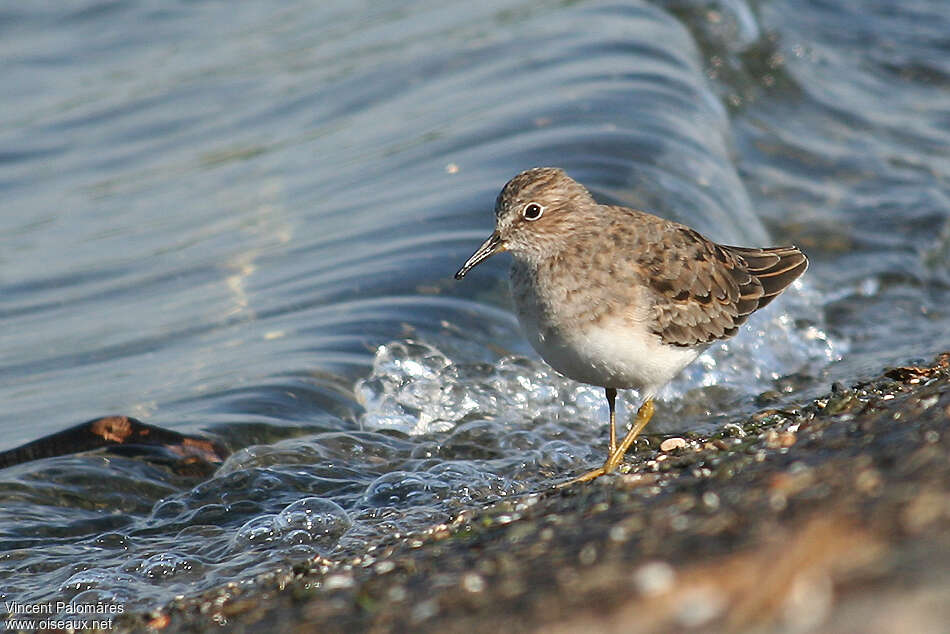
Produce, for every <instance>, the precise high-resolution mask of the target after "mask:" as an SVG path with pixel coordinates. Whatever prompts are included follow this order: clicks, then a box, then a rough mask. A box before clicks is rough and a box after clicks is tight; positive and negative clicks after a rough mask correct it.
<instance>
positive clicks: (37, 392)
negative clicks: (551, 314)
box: [0, 0, 950, 606]
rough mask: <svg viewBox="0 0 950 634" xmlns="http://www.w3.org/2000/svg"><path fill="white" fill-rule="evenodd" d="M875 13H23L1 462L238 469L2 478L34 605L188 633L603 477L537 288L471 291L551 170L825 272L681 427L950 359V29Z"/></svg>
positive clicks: (68, 471)
mask: <svg viewBox="0 0 950 634" xmlns="http://www.w3.org/2000/svg"><path fill="white" fill-rule="evenodd" d="M865 4H866V3H861V7H858V6H857V5H856V6H852V3H849V2H843V3H837V4H834V5H827V4H822V3H812V2H809V1H806V0H784V1H779V2H771V3H767V4H765V5H761V6H760V5H752V6H750V5H746V4H743V3H742V2H709V3H694V2H681V1H679V0H676V1H670V2H660V3H657V4H656V5H647V4H638V3H628V4H626V5H623V6H620V5H612V4H604V3H601V2H577V3H568V4H567V5H565V4H564V3H561V2H553V1H552V2H545V1H543V0H535V1H525V2H517V1H516V0H497V1H496V2H490V3H467V4H457V3H456V4H449V5H446V4H445V3H436V2H427V1H424V0H419V1H417V2H413V3H408V4H402V5H400V6H399V7H393V8H390V9H385V10H380V9H371V8H363V9H358V8H353V7H352V5H351V4H348V3H342V2H312V3H311V2H297V3H291V4H285V5H283V6H282V7H281V8H280V9H273V8H269V7H263V6H257V5H188V7H187V8H186V7H184V6H182V7H177V6H169V7H163V8H162V9H157V8H155V7H150V6H144V5H125V4H105V3H99V2H87V3H84V4H83V5H82V6H78V7H74V8H71V9H62V8H60V7H52V6H51V7H49V8H45V7H40V6H35V5H31V4H27V5H17V6H16V7H15V8H7V9H4V10H3V17H2V19H0V25H2V27H0V28H3V29H4V38H2V39H0V55H2V56H3V59H4V60H5V61H6V62H7V63H5V64H4V65H3V66H2V68H3V70H2V71H0V73H3V79H4V82H3V83H4V85H5V86H7V87H8V88H9V89H10V90H9V94H8V95H7V96H6V97H5V99H4V100H3V101H2V102H0V120H2V122H3V126H2V127H0V138H2V141H3V142H2V147H3V150H2V151H0V196H2V197H3V199H4V213H3V214H2V215H0V223H2V224H0V264H2V266H0V326H2V327H0V398H2V400H3V403H4V405H5V407H4V411H3V413H2V414H0V428H2V430H3V431H4V445H3V447H0V449H4V448H9V447H12V446H15V445H17V444H20V443H23V442H26V441H29V440H33V439H35V438H38V437H40V436H43V435H45V434H49V433H52V432H55V431H58V430H60V429H63V428H66V427H68V426H70V425H73V424H75V423H77V422H80V421H82V420H85V419H89V418H93V417H97V416H103V415H106V414H110V413H123V414H128V415H133V416H137V417H139V418H142V419H145V420H147V421H148V422H150V423H154V424H158V425H162V426H164V427H169V428H176V429H178V430H180V431H187V432H189V433H194V432H196V431H200V430H205V431H209V432H211V433H214V434H216V435H217V436H218V437H219V438H221V439H222V440H223V441H224V442H226V443H228V444H229V445H230V446H231V447H232V449H235V450H236V451H235V453H233V455H231V457H230V458H229V459H228V460H227V461H226V462H225V464H224V465H223V466H222V467H221V468H220V469H219V470H218V471H217V472H216V473H215V474H214V476H213V477H211V478H205V479H202V478H196V477H194V476H188V475H183V474H178V473H175V472H174V471H173V470H171V469H169V468H168V466H167V465H161V464H156V463H149V462H147V461H143V460H136V459H131V458H127V457H121V456H115V455H83V456H69V457H62V458H57V459H51V460H46V461H40V462H36V463H30V464H25V465H20V466H17V467H14V468H11V469H7V470H5V471H3V472H0V499H2V500H3V504H2V505H0V558H2V560H3V562H4V565H3V566H0V578H2V579H3V588H2V590H0V595H2V597H3V599H4V600H11V599H16V600H18V601H40V600H44V601H45V600H50V599H61V598H73V599H74V600H76V601H80V602H95V601H100V600H101V601H106V602H117V603H123V604H125V605H126V606H132V605H137V606H145V605H151V604H155V603H161V602H164V601H167V600H169V599H170V598H171V597H172V596H174V595H175V594H179V593H193V592H196V591H198V590H200V589H203V588H207V587H210V586H213V585H217V584H220V583H223V582H225V581H231V580H234V579H248V578H250V577H251V576H253V575H254V574H256V573H259V572H264V571H267V570H271V569H273V567H274V566H275V565H279V564H286V563H288V562H294V561H299V560H301V559H305V558H308V557H314V556H321V557H324V558H328V559H331V560H334V561H344V560H346V559H347V558H349V557H352V556H355V555H357V554H360V553H362V552H364V551H365V550H366V549H367V548H368V546H367V545H368V544H369V545H372V544H374V543H376V542H378V541H379V540H380V539H382V538H383V537H385V536H387V535H392V534H393V533H396V532H399V533H406V532H412V531H416V530H421V529H424V528H425V527H427V526H429V525H431V524H433V523H437V522H442V521H445V520H446V519H447V518H450V517H452V516H453V515H454V514H456V513H458V512H459V511H461V510H463V509H466V508H470V507H472V506H478V505H481V504H483V503H485V502H486V501H489V500H492V499H495V498H497V497H499V496H506V495H512V494H517V493H520V492H523V491H530V490H536V489H539V488H543V487H546V486H548V485H549V484H550V483H552V482H554V481H556V480H557V479H559V478H563V477H565V476H566V475H569V474H571V473H575V472H577V471H579V470H581V469H583V468H584V467H587V466H590V465H591V464H595V463H599V461H600V460H601V459H602V456H601V455H600V454H601V452H602V449H603V444H604V436H605V434H606V430H605V429H604V428H603V427H604V426H603V420H604V415H605V413H604V411H603V408H604V407H605V406H604V402H603V397H602V394H601V393H600V390H599V389H596V388H590V387H586V386H582V385H579V384H576V383H573V382H570V381H568V380H566V379H563V378H561V377H559V376H557V375H556V374H554V373H553V372H551V371H550V370H549V369H548V368H547V367H546V366H545V365H543V363H541V362H540V361H538V360H537V357H536V356H535V355H534V354H533V353H531V352H530V349H529V348H528V346H527V344H526V343H525V342H524V340H523V339H522V337H521V336H520V334H519V333H518V329H517V325H516V322H515V320H514V319H513V317H512V315H511V313H510V311H509V309H508V298H507V290H506V283H505V278H506V263H505V262H504V261H503V258H499V260H498V261H489V262H486V263H485V264H484V265H483V266H482V267H480V268H479V271H478V274H477V275H472V276H471V277H470V279H467V280H466V284H465V285H464V286H457V285H456V283H455V282H454V281H453V280H452V279H451V276H452V273H453V272H454V271H455V270H456V269H457V268H458V265H459V264H460V263H461V262H462V261H463V260H464V258H465V257H466V256H467V255H468V254H469V253H470V252H471V251H472V249H473V248H474V246H476V245H477V244H478V243H479V241H480V240H481V239H482V238H483V237H484V235H485V234H486V231H487V230H488V228H489V227H490V226H491V223H492V217H491V208H492V203H493V200H494V197H495V195H496V193H497V191H498V189H499V188H500V187H501V185H502V184H503V183H504V182H505V181H506V180H507V179H508V178H510V177H511V176H512V175H513V174H515V173H517V172H518V171H520V170H522V169H524V168H526V167H530V166H535V165H557V166H561V167H564V168H565V169H567V171H568V172H569V173H570V174H571V175H572V176H574V177H575V178H577V179H578V180H580V181H582V182H584V183H585V184H587V185H589V186H590V188H591V190H592V191H593V192H594V194H595V195H596V196H598V197H599V198H601V199H602V200H605V201H611V202H620V203H624V204H631V205H638V206H643V207H645V208H647V209H649V210H651V211H654V212H656V213H659V214H661V215H665V216H667V217H670V218H673V219H676V220H680V221H683V222H686V223H688V224H690V225H692V226H695V227H696V228H697V229H699V230H700V231H702V232H704V233H706V234H707V235H709V236H710V237H711V238H713V239H715V240H717V241H720V242H725V243H731V244H750V245H756V244H765V243H771V242H775V243H786V242H793V243H797V244H799V245H801V246H803V247H804V248H805V250H806V251H807V252H808V253H809V255H810V257H811V260H812V267H811V269H810V270H809V273H808V274H807V275H806V278H805V279H804V280H803V283H802V284H798V285H796V287H795V288H793V289H791V290H790V291H789V292H788V293H786V294H785V295H784V296H783V297H782V299H781V300H779V301H778V302H776V303H775V304H774V305H772V306H770V307H769V308H768V309H767V310H765V311H763V314H761V315H756V316H755V317H754V318H753V319H752V320H751V321H750V323H749V325H748V327H746V328H745V329H744V330H743V331H742V334H741V336H739V337H738V338H736V339H735V340H733V341H730V342H729V343H727V344H726V345H723V346H719V347H714V348H712V349H710V350H709V351H708V352H707V353H706V354H704V355H703V356H702V357H701V358H700V360H699V361H698V362H697V363H695V364H694V365H693V366H691V367H690V368H689V369H688V370H687V372H686V373H684V375H683V376H682V377H680V378H679V379H677V380H676V381H675V382H674V383H673V384H671V385H670V386H669V387H668V388H667V389H666V391H665V392H664V393H663V394H662V397H663V400H664V402H663V406H662V407H661V409H660V411H659V413H658V415H657V421H656V425H655V426H651V428H652V429H654V431H660V432H662V431H669V430H674V429H675V430H681V429H690V430H697V431H700V432H706V431H709V430H711V429H713V428H714V427H715V426H716V425H718V424H720V423H721V422H722V421H723V420H725V419H728V418H730V417H734V416H737V415H741V414H743V413H745V412H748V411H751V410H752V409H753V408H754V407H755V399H756V396H758V395H759V394H761V393H762V392H765V391H773V390H774V391H775V393H774V394H773V395H772V396H771V398H772V399H773V401H774V400H775V399H778V400H779V401H780V402H786V403H794V402H796V401H797V400H799V399H802V398H805V397H806V396H808V395H809V394H811V393H814V392H815V391H817V390H821V389H823V386H825V385H827V383H828V382H829V381H830V380H833V379H836V378H848V377H852V376H855V375H856V374H860V373H862V372H868V371H874V370H876V369H877V368H879V367H880V366H881V365H884V364H889V363H896V362H900V361H904V360H907V359H908V358H912V357H915V356H929V355H930V354H931V353H933V352H935V351H937V350H938V349H942V348H946V347H948V345H950V339H948V336H947V334H946V333H947V332H950V329H948V328H947V322H948V315H947V313H946V306H947V305H950V303H948V299H950V297H948V295H950V293H948V288H950V274H948V273H950V267H948V261H950V257H947V255H946V254H947V253H948V252H950V247H948V244H950V240H948V236H950V229H948V227H950V222H948V217H950V200H948V197H947V195H946V192H947V188H946V183H947V182H948V176H950V162H948V161H947V159H946V152H945V148H946V147H947V146H948V141H950V139H948V138H947V137H948V134H950V131H948V128H947V125H946V121H947V114H948V110H950V104H948V102H947V100H946V96H945V95H946V90H945V89H946V87H947V85H948V83H950V80H948V78H950V54H948V53H950V51H948V50H947V44H946V39H945V37H944V35H945V34H946V32H948V30H950V24H948V22H950V19H948V18H947V17H946V16H945V12H943V11H941V10H940V5H939V2H937V0H934V1H933V2H925V1H923V0H913V1H912V2H908V3H901V5H900V6H899V7H897V6H891V5H890V4H888V6H887V7H885V6H884V5H881V6H880V7H879V6H877V5H875V4H873V3H871V5H870V6H867V7H865V6H864V5H865ZM845 34H847V35H848V37H844V35H845ZM868 42H883V45H881V46H878V45H875V46H869V45H868ZM770 236H771V238H770ZM623 398H624V399H625V400H624V401H623V402H622V403H621V415H623V416H626V415H629V413H630V412H632V411H633V409H634V408H635V406H636V398H635V395H634V394H626V395H624V396H623Z"/></svg>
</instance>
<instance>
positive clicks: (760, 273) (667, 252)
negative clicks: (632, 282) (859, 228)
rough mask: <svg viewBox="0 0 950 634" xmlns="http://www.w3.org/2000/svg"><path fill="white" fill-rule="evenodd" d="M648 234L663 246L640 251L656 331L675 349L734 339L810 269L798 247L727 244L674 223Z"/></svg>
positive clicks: (660, 226)
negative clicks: (736, 334)
mask: <svg viewBox="0 0 950 634" xmlns="http://www.w3.org/2000/svg"><path fill="white" fill-rule="evenodd" d="M647 233H648V234H649V237H650V238H652V240H653V241H654V242H659V244H658V245H657V246H659V247H661V248H659V249H657V248H651V249H639V250H638V264H639V265H640V266H641V267H642V269H643V274H644V278H645V280H646V281H647V283H648V284H649V285H650V287H651V289H652V290H653V296H654V305H653V317H654V319H653V332H654V333H656V334H657V335H659V336H660V337H661V338H662V340H663V342H664V343H669V344H673V345H677V346H697V345H702V344H708V343H712V342H713V341H716V340H719V339H727V338H729V337H731V336H732V335H734V334H735V333H736V331H737V330H738V328H739V326H740V325H741V324H742V323H743V322H745V320H746V319H747V318H748V317H749V315H751V314H752V313H753V312H755V311H756V310H758V309H759V308H762V307H763V306H765V305H766V304H768V303H769V302H771V301H772V300H773V299H774V298H775V297H777V296H778V295H779V294H780V293H781V292H782V291H783V290H785V289H786V288H787V287H788V285H789V284H791V283H792V282H793V281H794V280H795V279H796V278H798V276H800V275H801V274H802V273H804V272H805V269H806V268H807V267H808V260H807V259H806V258H805V255H804V254H803V253H802V252H801V251H799V250H798V249H797V248H796V247H771V248H766V249H749V248H745V247H730V246H724V245H719V244H716V243H715V242H712V241H711V240H708V239H706V238H704V237H703V236H702V235H700V234H699V233H698V232H696V231H694V230H693V229H690V228H689V227H686V226H683V225H679V224H676V223H664V224H663V225H656V226H655V227H654V230H653V231H648V232H647Z"/></svg>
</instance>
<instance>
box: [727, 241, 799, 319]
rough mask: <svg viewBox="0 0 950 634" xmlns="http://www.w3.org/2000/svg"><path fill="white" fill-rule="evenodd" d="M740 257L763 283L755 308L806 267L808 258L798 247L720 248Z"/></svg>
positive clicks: (775, 295) (782, 289) (781, 288)
mask: <svg viewBox="0 0 950 634" xmlns="http://www.w3.org/2000/svg"><path fill="white" fill-rule="evenodd" d="M723 248H724V249H726V250H727V251H730V252H731V253H733V254H734V255H737V256H739V257H740V258H742V259H743V260H744V261H745V263H746V266H747V267H748V272H749V273H750V274H751V275H753V276H754V277H755V278H756V279H758V280H759V283H760V284H762V296H761V297H760V298H759V305H758V307H757V308H762V307H763V306H766V305H767V304H768V303H769V302H771V301H772V300H773V299H775V298H776V297H778V295H779V294H780V293H781V292H782V291H784V290H785V289H786V288H788V286H789V284H791V283H792V282H794V281H795V280H796V279H798V278H799V277H800V276H801V274H802V273H804V272H805V269H807V268H808V258H807V257H805V254H804V253H802V252H801V251H800V250H799V249H798V248H797V247H769V248H765V249H750V248H746V247H723Z"/></svg>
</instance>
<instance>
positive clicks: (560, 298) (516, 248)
mask: <svg viewBox="0 0 950 634" xmlns="http://www.w3.org/2000/svg"><path fill="white" fill-rule="evenodd" d="M503 252H508V253H510V254H511V255H512V256H513V257H512V264H511V271H510V281H511V293H512V297H513V299H514V305H515V309H516V312H517V315H518V320H519V322H520V324H521V327H522V330H523V331H524V334H525V336H526V337H527V339H528V341H529V342H530V344H531V346H532V347H533V348H534V350H535V351H537V353H538V354H539V355H540V356H541V358H542V359H544V361H545V362H546V363H547V364H548V365H550V366H551V367H552V368H554V370H556V371H557V372H558V373H560V374H562V375H564V376H566V377H569V378H571V379H574V380H576V381H579V382H582V383H587V384H590V385H594V386H599V387H602V388H604V394H605V397H606V399H607V405H608V410H609V421H608V423H609V428H610V432H609V442H608V448H607V459H606V461H605V462H604V464H603V466H601V467H598V468H596V469H593V470H591V471H589V472H587V473H584V474H583V475H580V476H579V477H577V478H574V479H573V480H571V481H570V482H567V483H565V484H574V483H579V482H587V481H590V480H593V479H595V478H598V477H600V476H602V475H605V474H608V473H612V472H614V471H615V470H616V469H617V467H618V466H619V465H620V464H621V463H622V462H623V459H624V456H625V455H626V453H627V450H628V449H629V448H630V446H631V445H632V444H633V442H634V441H635V440H636V438H637V436H639V434H640V432H641V431H643V428H644V427H646V425H647V424H648V423H649V422H650V419H651V418H652V417H653V413H654V403H653V401H654V398H655V396H656V394H657V392H658V391H659V390H660V389H661V388H662V387H663V386H664V385H666V384H667V383H668V382H669V381H670V380H672V379H673V378H674V377H675V376H676V375H677V374H679V373H680V372H681V371H682V370H683V369H684V368H685V367H686V366H687V365H689V364H690V363H692V362H693V361H694V360H696V358H697V357H698V356H699V355H700V354H701V353H702V352H703V351H704V350H705V349H706V348H708V347H709V346H710V345H712V344H714V343H716V342H718V341H722V340H725V339H729V338H730V337H732V336H733V335H735V334H736V332H737V331H738V328H739V326H740V325H742V324H743V323H744V322H745V321H746V320H747V319H748V317H749V315H751V314H752V313H754V312H755V311H757V310H759V309H761V308H763V307H764V306H766V305H768V304H769V303H770V302H771V301H772V300H774V299H775V298H776V297H777V296H778V295H779V294H781V293H782V291H784V290H785V289H786V288H788V286H789V285H790V284H791V283H792V282H793V281H795V280H796V279H798V277H799V276H801V275H802V274H803V273H804V272H805V270H806V269H807V267H808V258H807V257H806V256H805V254H804V253H802V251H801V250H800V249H798V248H797V247H794V246H779V247H765V248H750V247H738V246H726V245H722V244H717V243H716V242H713V241H712V240H710V239H709V238H706V237H705V236H703V235H701V234H700V233H699V232H698V231H696V230H695V229H692V228H690V227H688V226H686V225H684V224H681V223H678V222H673V221H671V220H666V219H663V218H660V217H658V216H655V215H653V214H650V213H647V212H644V211H639V210H636V209H631V208H628V207H623V206H618V205H604V204H598V203H597V202H596V201H595V200H594V198H593V196H591V194H590V192H589V191H588V190H587V188H586V187H584V186H583V185H582V184H580V183H578V182H577V181H575V180H574V179H572V178H571V177H570V176H568V175H567V173H566V172H565V171H564V170H562V169H560V168H556V167H538V168H533V169H529V170H526V171H523V172H521V173H520V174H518V175H517V176H515V177H514V178H512V179H511V180H510V181H508V182H507V183H506V184H505V186H504V187H503V188H502V190H501V192H500V193H499V194H498V197H497V199H496V201H495V230H494V231H493V232H492V234H491V235H490V236H489V237H488V239H487V240H485V241H484V243H482V245H481V246H479V247H478V249H477V250H476V251H475V252H474V253H473V254H472V256H471V257H470V258H468V260H467V261H466V262H465V263H464V264H463V265H462V267H461V268H459V270H458V272H457V273H456V274H455V278H456V279H458V280H461V279H462V278H463V277H465V275H466V274H467V273H468V272H469V271H470V270H471V269H472V268H474V267H475V266H477V265H478V264H479V263H481V262H483V261H485V260H486V259H488V258H489V257H491V256H493V255H496V254H498V253H503ZM619 389H635V390H637V392H638V394H639V396H640V398H641V399H642V404H641V405H640V407H639V409H638V410H637V415H636V418H635V419H634V421H633V423H632V425H631V427H630V429H629V431H628V432H627V433H626V435H625V436H624V438H623V440H622V441H621V442H619V443H618V442H617V434H616V428H615V411H616V398H617V390H619Z"/></svg>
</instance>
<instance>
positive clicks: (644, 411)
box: [558, 398, 653, 487]
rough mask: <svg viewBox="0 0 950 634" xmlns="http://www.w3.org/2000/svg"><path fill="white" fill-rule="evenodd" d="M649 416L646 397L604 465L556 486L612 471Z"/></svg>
mask: <svg viewBox="0 0 950 634" xmlns="http://www.w3.org/2000/svg"><path fill="white" fill-rule="evenodd" d="M651 418H653V399H652V398H648V399H647V400H646V401H644V402H643V405H641V406H640V409H639V410H637V419H636V420H635V421H634V422H633V427H632V428H631V429H630V431H629V432H627V435H626V436H625V437H624V439H623V442H622V443H620V446H619V447H617V448H616V449H614V450H613V451H611V452H610V454H609V455H608V456H607V462H605V463H604V466H602V467H600V468H598V469H594V470H593V471H588V472H587V473H585V474H584V475H582V476H579V477H577V478H574V479H573V480H570V481H569V482H565V483H564V484H560V485H558V486H559V487H565V486H570V485H572V484H576V483H578V482H589V481H591V480H593V479H595V478H599V477H600V476H602V475H604V474H607V473H610V472H612V471H613V470H614V469H616V468H617V467H618V466H619V465H620V463H621V462H622V461H623V457H624V454H626V453H627V450H628V449H630V445H632V444H633V441H634V440H636V439H637V436H639V435H640V432H641V431H643V428H644V427H646V426H647V423H649V422H650V419H651ZM612 419H613V408H611V420H612Z"/></svg>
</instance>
